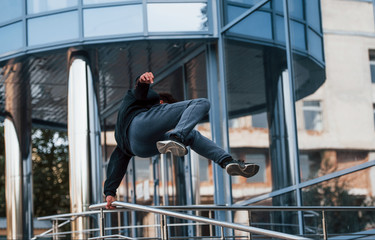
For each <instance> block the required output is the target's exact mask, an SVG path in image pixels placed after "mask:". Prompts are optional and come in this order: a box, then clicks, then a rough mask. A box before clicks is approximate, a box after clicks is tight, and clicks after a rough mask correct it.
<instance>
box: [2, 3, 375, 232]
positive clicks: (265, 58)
mask: <svg viewBox="0 0 375 240" xmlns="http://www.w3.org/2000/svg"><path fill="white" fill-rule="evenodd" d="M353 2H355V3H353ZM368 3H369V2H368V1H352V2H351V4H353V5H350V7H349V5H346V4H349V3H340V4H342V5H340V6H341V7H343V8H345V7H346V8H347V9H346V10H347V11H348V12H349V10H351V8H353V7H354V6H356V7H357V8H356V10H358V11H360V10H361V9H363V8H365V6H367V5H366V4H368ZM337 4H339V3H337ZM330 11H332V5H330V4H329V3H328V2H327V1H319V0H287V1H281V0H268V1H267V0H224V1H207V0H201V1H199V0H198V1H197V0H192V1H188V0H186V1H183V0H176V1H164V0H160V1H159V0H158V1H156V0H143V1H141V0H82V1H78V0H67V1H61V2H60V1H48V0H44V1H42V0H24V1H22V0H17V1H0V36H6V37H1V38H0V63H1V65H0V79H1V81H2V82H1V83H2V84H4V85H5V84H8V82H9V81H12V79H11V78H10V77H9V74H8V71H7V70H6V69H7V66H8V65H7V64H8V63H7V62H8V60H13V59H14V60H16V61H20V62H23V64H24V66H25V69H27V70H25V71H21V72H22V74H23V75H22V77H23V78H24V79H29V80H30V85H31V89H32V96H33V99H32V101H31V105H32V110H33V111H32V117H33V120H34V122H36V123H37V124H39V125H42V126H44V125H47V126H53V127H59V128H66V124H67V121H66V120H65V118H66V117H67V115H68V112H69V110H68V109H67V107H66V106H65V105H66V102H67V97H66V93H65V92H66V85H67V83H66V75H67V74H68V73H67V66H66V62H67V58H69V57H70V55H71V54H73V55H74V54H76V51H79V54H83V55H85V57H88V58H89V62H90V64H91V65H92V74H93V81H94V85H95V87H96V93H97V98H98V105H99V107H98V111H99V115H100V116H99V118H100V119H98V121H100V124H101V126H102V131H103V132H105V133H106V135H105V136H106V137H105V140H103V141H102V146H103V162H104V163H107V161H108V160H109V156H110V154H111V152H112V151H113V149H114V146H115V145H116V143H115V142H114V139H113V136H112V135H113V129H114V125H115V124H116V117H117V115H116V110H117V107H118V105H119V104H120V102H121V99H122V97H123V96H124V94H125V93H126V91H127V90H128V89H129V88H133V87H134V79H136V77H137V76H139V75H140V74H142V73H143V72H145V71H152V72H154V74H155V76H156V78H155V83H154V85H153V86H152V87H153V89H154V90H155V91H157V92H159V93H163V92H168V93H170V94H172V96H173V97H174V98H175V99H176V100H178V101H183V100H188V99H195V98H208V99H209V100H210V101H211V110H210V111H211V112H210V115H209V116H206V117H205V118H204V119H203V120H202V121H201V122H200V123H199V124H198V125H197V126H196V129H197V130H198V131H199V132H201V134H202V135H204V136H205V137H207V138H209V139H212V140H214V141H216V142H217V143H218V144H219V145H220V146H222V147H223V148H225V149H226V150H228V151H229V152H230V153H231V155H232V156H233V157H234V158H236V159H243V160H245V161H246V162H251V163H256V164H257V165H259V166H260V171H259V173H258V174H257V175H256V176H254V177H252V178H249V179H245V178H241V177H237V176H235V177H230V176H228V175H227V174H226V172H225V171H222V172H221V169H219V168H216V165H215V164H214V163H213V162H212V161H210V159H206V158H204V157H202V156H199V155H198V154H196V153H194V152H193V151H190V152H189V154H188V155H187V156H186V157H184V158H176V157H172V156H170V155H163V156H153V157H150V158H138V157H135V158H133V160H132V161H131V163H130V164H129V168H128V173H127V174H126V177H125V178H124V180H123V182H122V184H121V186H120V188H119V191H118V197H119V199H120V200H123V201H127V202H133V203H138V204H143V205H194V204H228V205H231V204H239V205H244V206H247V205H264V206H294V207H304V206H371V205H373V203H374V192H375V188H374V186H375V179H374V177H373V176H375V174H374V171H375V167H374V166H375V161H374V160H375V131H374V129H375V110H374V109H375V108H374V106H375V100H374V99H375V97H374V96H375V86H374V82H375V80H374V79H375V75H374V73H375V70H374V69H375V67H374V66H375V57H374V56H375V54H374V51H375V50H374V48H375V47H374V45H373V44H372V43H371V44H369V42H371V40H373V37H372V34H373V32H371V34H369V32H370V31H374V30H373V29H372V30H368V29H371V27H373V26H372V25H371V26H370V27H368V28H364V29H367V30H366V31H363V30H362V28H361V29H358V31H353V29H352V26H350V27H351V28H349V27H348V29H346V28H345V27H347V26H346V25H345V24H344V23H342V21H341V20H340V19H341V18H340V17H338V16H337V15H335V14H337V13H336V12H335V14H333V13H332V12H330ZM9 12H11V13H12V14H10V13H9ZM369 12H371V14H373V11H367V10H366V11H364V13H363V14H362V15H363V16H359V15H356V16H357V17H363V18H365V20H368V19H370V18H369V17H368V16H367V15H371V14H369ZM340 14H342V15H345V16H346V18H347V17H350V16H351V15H350V14H349V13H347V12H345V11H343V12H342V13H340ZM366 14H367V15H366ZM340 16H341V15H340ZM371 16H372V17H373V15H371ZM365 20H364V21H363V22H370V21H365ZM371 23H373V19H372V22H371ZM323 29H324V30H325V31H324V32H323ZM349 30H350V31H349ZM323 36H324V41H323ZM29 52H30V53H31V54H29ZM82 52H83V53H82ZM24 55H25V56H27V57H26V58H25V59H23V58H22V57H23V56H24ZM18 56H21V57H20V58H18ZM61 63H63V64H61ZM3 69H4V70H3ZM7 74H8V75H7ZM1 89H3V90H1ZM5 96H6V93H5V90H4V88H0V100H1V99H5ZM8 101H9V100H8ZM4 105H5V104H4ZM3 112H4V113H1V114H2V115H0V117H2V116H5V115H6V113H5V110H4V111H3ZM104 166H105V164H104ZM103 172H104V175H105V167H104V169H103ZM104 179H105V177H104ZM202 214H203V215H205V214H206V213H202ZM245 215H246V214H244V213H240V212H236V213H231V214H217V215H216V216H215V217H216V218H218V219H219V220H223V221H232V219H234V221H238V222H241V223H244V224H245V223H246V224H247V222H246V219H245V218H246V217H245ZM321 218H322V215H321V212H318V211H317V212H313V211H309V212H301V211H285V212H280V211H267V212H262V211H259V212H256V213H254V214H253V215H252V221H253V222H255V224H254V226H257V227H262V228H265V229H270V230H275V231H281V232H286V233H291V234H313V235H314V236H318V235H319V234H320V235H321V234H322V230H321V229H322V225H321V223H320V221H321ZM327 218H328V219H329V222H331V223H329V224H328V229H329V230H328V231H329V232H330V234H343V233H349V232H351V233H352V232H359V231H364V230H366V229H369V228H371V227H373V226H374V221H375V220H374V219H373V217H372V215H371V214H370V212H366V213H365V212H362V213H358V212H350V213H346V212H340V213H335V212H330V213H328V215H327ZM337 219H339V221H338V220H337ZM115 221H119V222H120V223H123V224H128V223H133V224H139V225H140V224H155V223H157V220H155V218H154V217H153V216H152V215H151V214H143V213H129V214H125V215H124V216H122V217H121V218H117V219H116V220H115ZM170 221H171V223H179V222H178V221H176V220H173V219H171V220H170ZM129 225H130V224H129ZM345 226H350V227H348V228H345ZM181 229H182V230H181V231H185V230H186V229H185V228H181ZM187 229H189V231H190V230H191V229H190V228H187ZM129 231H130V230H129ZM131 231H132V236H133V237H152V236H154V235H155V233H154V232H142V231H140V230H131ZM178 231H180V230H178ZM178 231H177V230H176V232H173V233H171V234H172V235H173V236H178V234H180V232H178ZM194 231H196V232H200V233H201V234H205V233H206V232H208V229H206V228H204V227H203V228H194ZM194 231H193V232H194Z"/></svg>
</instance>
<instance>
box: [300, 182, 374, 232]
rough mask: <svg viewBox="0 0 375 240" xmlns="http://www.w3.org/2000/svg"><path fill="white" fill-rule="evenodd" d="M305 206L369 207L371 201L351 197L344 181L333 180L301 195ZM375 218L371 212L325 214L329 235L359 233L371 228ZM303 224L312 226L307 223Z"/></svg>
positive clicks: (311, 188) (360, 197) (372, 201)
mask: <svg viewBox="0 0 375 240" xmlns="http://www.w3.org/2000/svg"><path fill="white" fill-rule="evenodd" d="M303 203H304V205H305V206H369V205H371V204H373V203H374V200H373V199H370V198H369V197H367V198H365V197H364V196H358V195H352V194H350V193H349V192H348V188H347V187H346V186H345V181H342V180H341V181H340V179H334V180H332V181H330V182H328V183H323V184H317V185H315V186H312V187H310V188H309V190H308V191H305V192H304V193H303ZM319 222H320V221H319ZM374 223H375V217H374V216H373V212H371V211H367V212H366V211H363V212H358V211H332V212H331V211H329V212H326V224H327V231H328V233H329V234H340V233H350V232H359V231H364V230H367V229H368V228H369V227H370V228H371V227H373V226H374ZM305 224H306V225H307V226H308V225H310V226H311V225H314V224H312V223H311V222H309V221H306V222H305ZM319 227H320V228H322V226H321V225H320V226H319Z"/></svg>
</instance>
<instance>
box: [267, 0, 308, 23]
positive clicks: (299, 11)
mask: <svg viewBox="0 0 375 240" xmlns="http://www.w3.org/2000/svg"><path fill="white" fill-rule="evenodd" d="M308 1H310V0H308ZM272 4H273V8H274V9H275V10H276V11H278V12H281V13H282V12H284V4H283V0H273V1H272ZM288 5H289V13H290V15H291V16H292V17H295V18H300V19H303V4H302V0H289V4H288Z"/></svg>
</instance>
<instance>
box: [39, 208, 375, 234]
mask: <svg viewBox="0 0 375 240" xmlns="http://www.w3.org/2000/svg"><path fill="white" fill-rule="evenodd" d="M112 205H114V206H116V207H118V208H117V209H116V210H104V209H105V206H106V203H100V204H94V205H91V206H90V209H92V210H93V211H89V212H82V213H69V214H59V215H54V216H47V217H40V218H38V220H51V221H52V222H53V227H52V229H50V230H48V231H46V232H45V233H42V234H40V235H38V236H35V237H34V238H33V239H37V238H41V237H53V239H58V237H59V236H62V235H66V234H71V233H72V232H58V228H59V227H61V226H63V225H66V224H67V223H69V222H71V221H73V220H75V219H77V218H78V217H85V216H92V215H95V214H98V216H99V217H98V218H97V221H98V226H99V228H94V229H87V230H85V232H87V233H93V232H98V233H99V234H98V235H99V236H97V237H93V238H90V239H106V238H117V239H170V236H169V233H168V229H169V227H171V226H187V225H189V224H190V225H209V226H210V237H193V238H216V239H217V238H220V239H227V238H230V239H233V237H234V236H225V231H224V228H228V229H233V230H238V231H243V232H247V233H248V237H247V239H253V238H252V234H258V235H262V236H267V237H275V238H277V239H301V240H302V239H309V238H307V237H306V236H301V235H291V234H286V233H281V232H277V231H272V230H266V229H262V228H258V227H254V225H255V224H252V223H251V213H252V212H254V211H262V212H277V211H304V212H306V211H307V212H311V213H314V214H315V216H320V215H319V214H317V213H316V212H321V213H322V219H321V221H322V222H321V223H322V228H323V229H322V232H323V239H328V231H327V228H326V225H327V222H326V213H327V212H332V211H375V207H276V206H235V205H232V206H217V205H193V206H152V207H151V206H142V205H137V204H132V203H125V202H118V201H116V202H113V203H112ZM124 211H141V212H148V213H154V214H158V215H160V224H155V225H141V226H122V227H112V228H107V227H106V228H105V213H108V212H124ZM177 211H207V212H209V216H212V212H215V211H247V212H248V217H249V219H248V222H249V226H246V225H241V224H237V223H230V222H223V221H218V220H214V219H212V218H206V217H201V216H195V215H190V214H185V213H180V212H177ZM167 216H169V217H174V218H178V219H183V220H188V221H193V222H195V223H183V224H169V223H168V222H167V220H166V217H167ZM58 221H64V222H63V223H61V224H58ZM250 225H252V226H250ZM212 226H217V227H219V228H220V229H221V236H220V237H217V236H216V237H214V236H213V234H212V232H213V230H212ZM134 227H138V228H146V227H158V228H159V229H160V233H161V236H160V237H152V238H147V237H143V238H133V237H127V236H123V235H120V234H113V235H108V236H105V230H115V229H116V230H119V229H132V228H134ZM51 232H52V233H51ZM187 238H190V237H186V238H185V239H187ZM242 238H243V236H242ZM235 239H236V238H235Z"/></svg>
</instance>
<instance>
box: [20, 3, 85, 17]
mask: <svg viewBox="0 0 375 240" xmlns="http://www.w3.org/2000/svg"><path fill="white" fill-rule="evenodd" d="M77 4H78V0H64V1H61V0H60V1H56V0H27V13H28V14H32V13H40V12H46V11H51V10H57V9H63V8H68V7H73V6H77Z"/></svg>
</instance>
